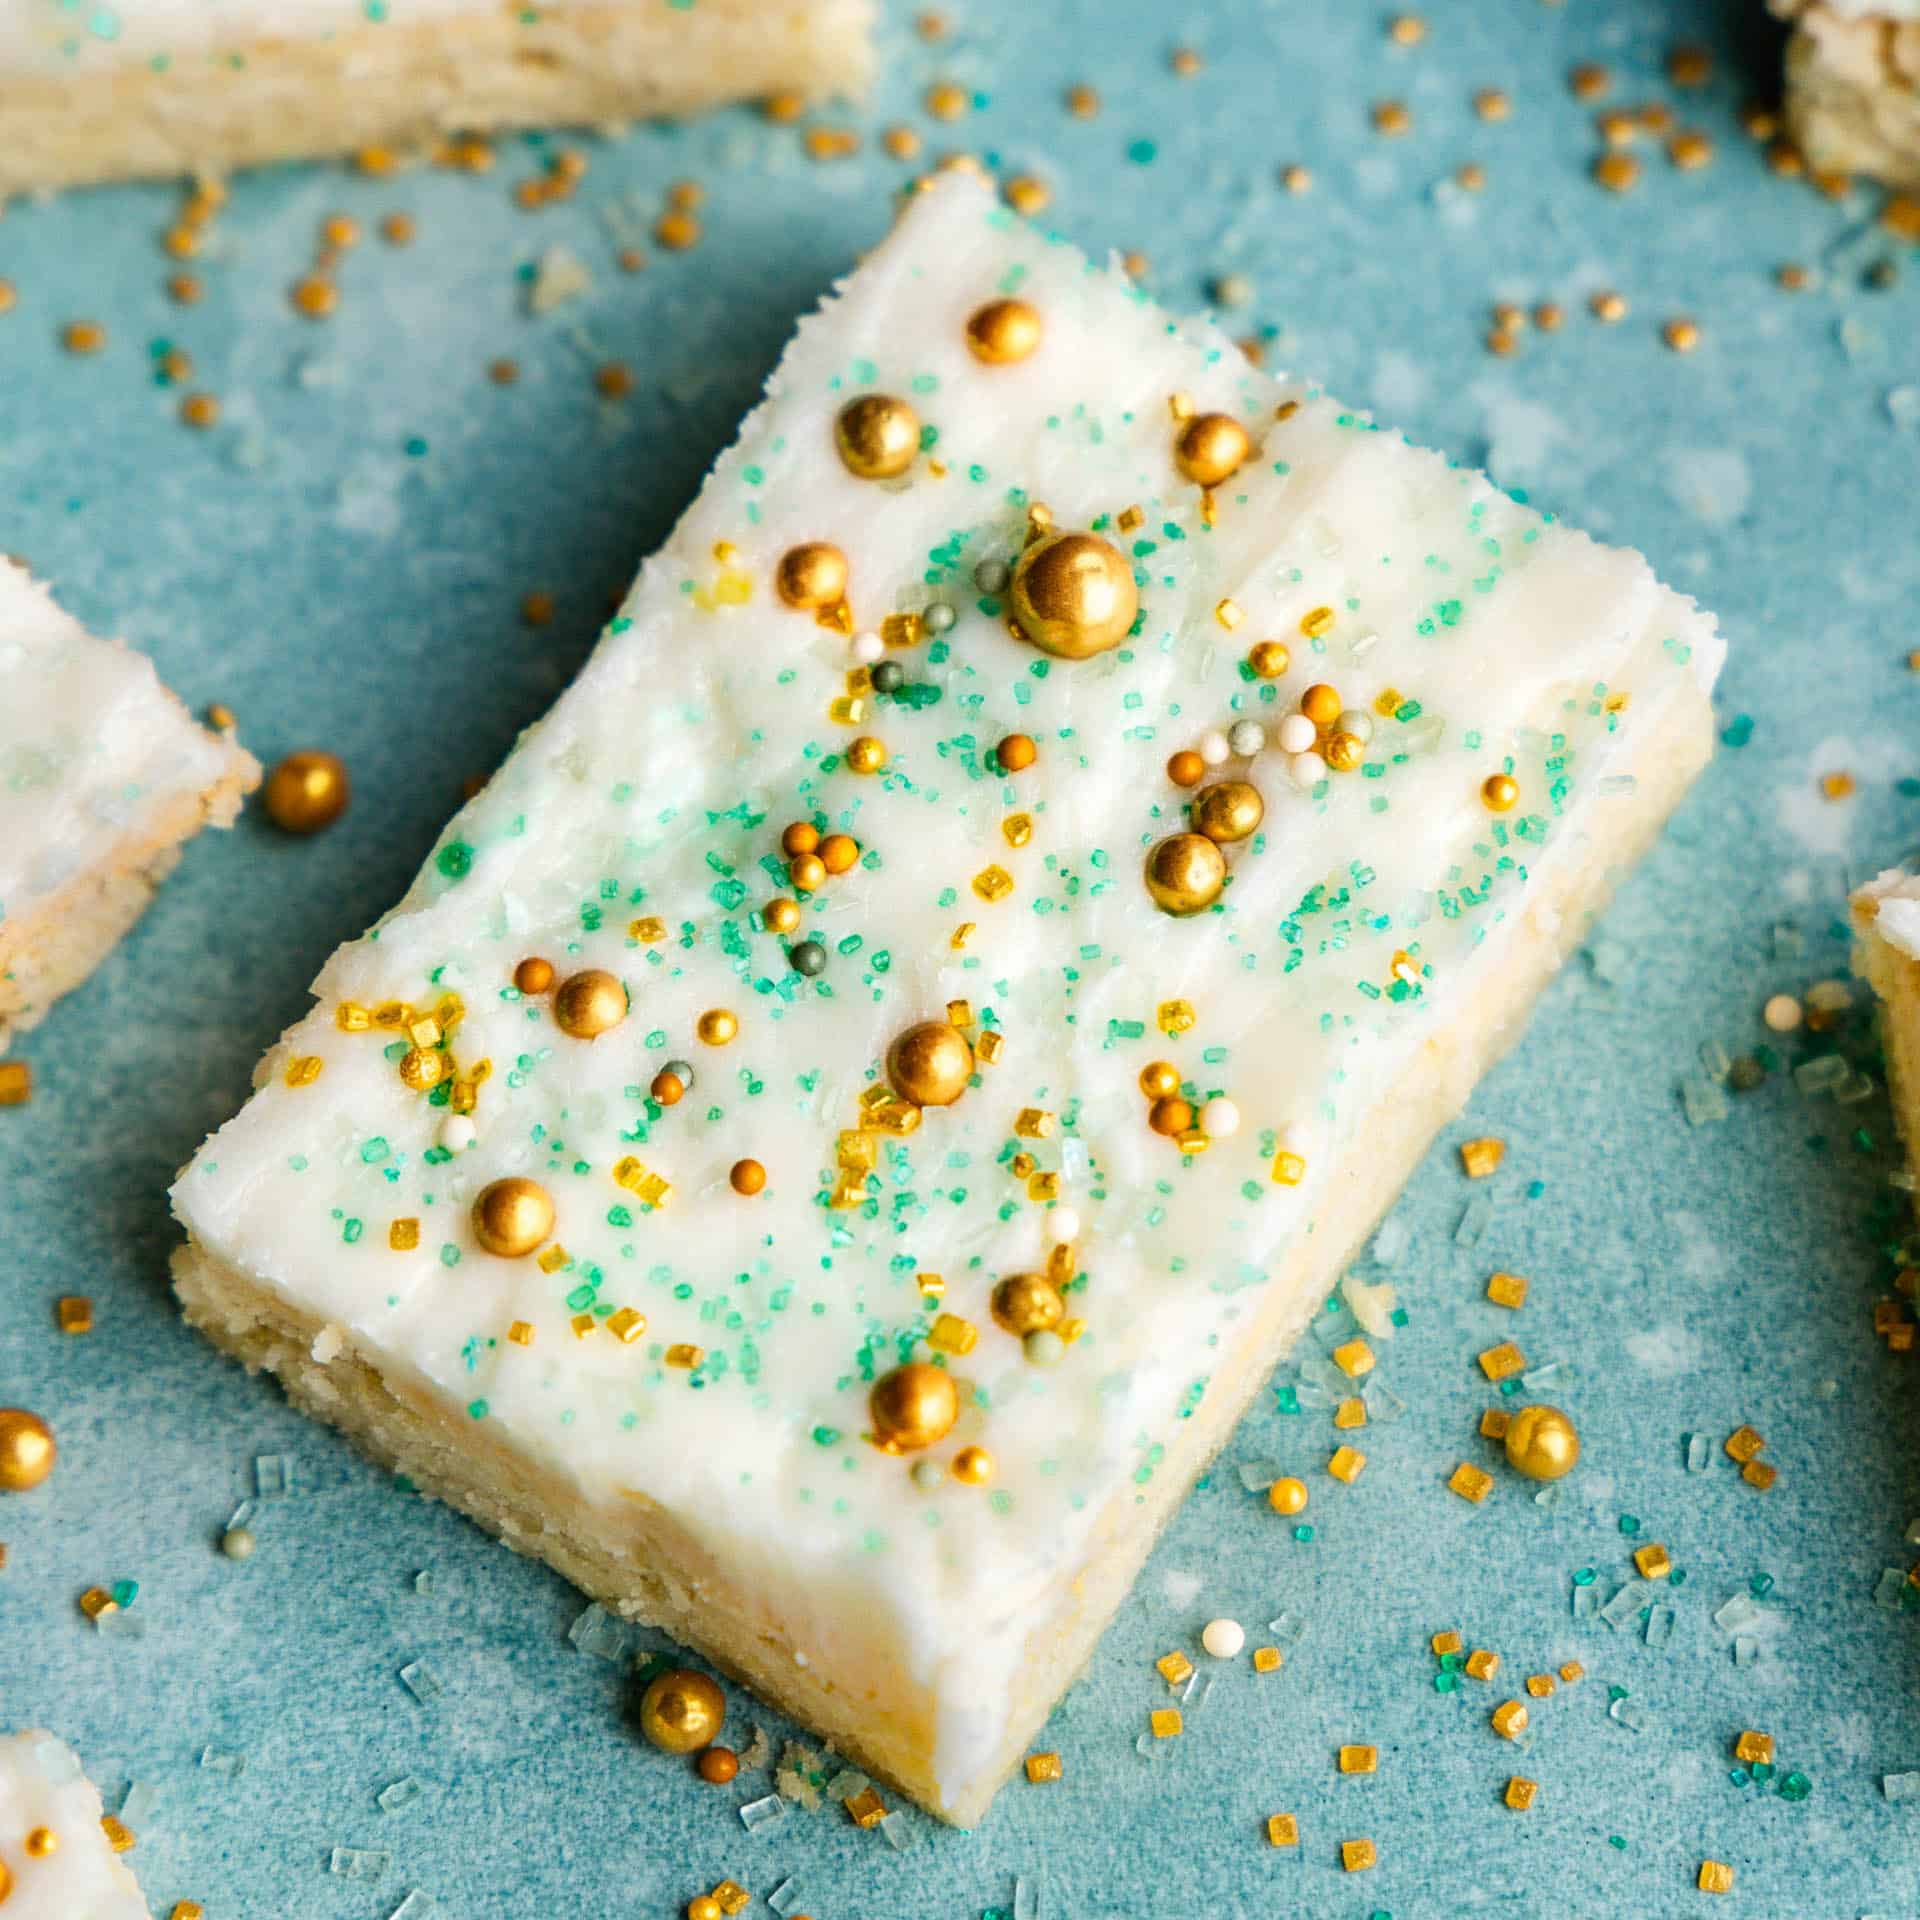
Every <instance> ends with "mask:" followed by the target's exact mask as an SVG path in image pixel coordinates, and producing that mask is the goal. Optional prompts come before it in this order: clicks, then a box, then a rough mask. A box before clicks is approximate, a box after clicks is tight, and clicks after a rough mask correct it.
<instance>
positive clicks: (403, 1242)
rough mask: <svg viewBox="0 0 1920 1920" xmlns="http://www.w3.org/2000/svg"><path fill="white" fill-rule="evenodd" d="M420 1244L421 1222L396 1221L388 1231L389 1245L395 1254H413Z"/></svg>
mask: <svg viewBox="0 0 1920 1920" xmlns="http://www.w3.org/2000/svg"><path fill="white" fill-rule="evenodd" d="M419 1244H420V1222H419V1221H418V1220H414V1219H406V1220H396V1221H394V1223H393V1224H392V1225H391V1226H390V1227H389V1228H388V1229H387V1245H388V1246H389V1247H391V1248H392V1249H393V1251H394V1252H395V1253H411V1252H412V1251H413V1250H414V1248H415V1247H417V1246H418V1245H419Z"/></svg>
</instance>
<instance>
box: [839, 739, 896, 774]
mask: <svg viewBox="0 0 1920 1920" xmlns="http://www.w3.org/2000/svg"><path fill="white" fill-rule="evenodd" d="M886 764H887V748H886V743H885V742H884V741H881V740H876V739H875V738H874V737H873V735H872V734H870V733H863V734H862V735H861V736H860V737H859V739H857V740H853V741H850V742H849V743H848V745H847V771H848V772H849V773H878V772H879V771H880V769H881V768H882V767H884V766H885V765H886Z"/></svg>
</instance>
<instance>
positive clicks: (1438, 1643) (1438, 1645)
mask: <svg viewBox="0 0 1920 1920" xmlns="http://www.w3.org/2000/svg"><path fill="white" fill-rule="evenodd" d="M1431 1644H1432V1646H1433V1651H1434V1657H1435V1658H1436V1659H1438V1658H1441V1657H1443V1656H1444V1655H1446V1654H1449V1653H1458V1652H1459V1651H1460V1649H1461V1648H1462V1647H1464V1646H1465V1645H1466V1644H1467V1643H1466V1642H1465V1641H1464V1640H1463V1639H1461V1637H1460V1636H1459V1634H1457V1633H1456V1632H1454V1630H1453V1629H1452V1628H1451V1627H1449V1628H1448V1629H1447V1630H1446V1631H1445V1632H1444V1633H1436V1634H1435V1635H1434V1636H1433V1640H1432V1643H1431Z"/></svg>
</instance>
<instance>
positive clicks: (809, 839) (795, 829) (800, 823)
mask: <svg viewBox="0 0 1920 1920" xmlns="http://www.w3.org/2000/svg"><path fill="white" fill-rule="evenodd" d="M819 848H820V829H819V828H818V827H816V826H815V825H814V824H813V822H812V821H811V820H795V821H793V822H792V823H791V824H790V825H789V826H788V827H787V828H786V830H785V831H784V832H783V833H782V834H781V835H780V851H781V852H782V853H785V854H796V853H817V852H818V851H819Z"/></svg>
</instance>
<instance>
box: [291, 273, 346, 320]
mask: <svg viewBox="0 0 1920 1920" xmlns="http://www.w3.org/2000/svg"><path fill="white" fill-rule="evenodd" d="M291 297H292V300H293V307H294V311H295V312H296V313H300V314H304V315H305V316H306V317H307V319H309V320H324V319H326V317H327V316H328V315H329V314H330V313H332V312H333V310H334V309H335V308H336V307H337V306H339V304H340V289H339V288H338V287H336V286H335V285H334V284H333V282H332V281H331V280H328V279H325V278H323V277H322V276H321V275H320V274H317V273H310V274H308V275H307V276H306V278H305V279H304V280H297V281H295V282H294V286H293V293H292V296H291Z"/></svg>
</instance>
